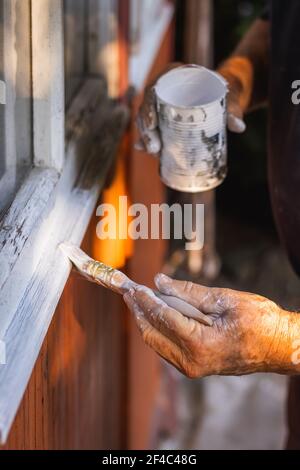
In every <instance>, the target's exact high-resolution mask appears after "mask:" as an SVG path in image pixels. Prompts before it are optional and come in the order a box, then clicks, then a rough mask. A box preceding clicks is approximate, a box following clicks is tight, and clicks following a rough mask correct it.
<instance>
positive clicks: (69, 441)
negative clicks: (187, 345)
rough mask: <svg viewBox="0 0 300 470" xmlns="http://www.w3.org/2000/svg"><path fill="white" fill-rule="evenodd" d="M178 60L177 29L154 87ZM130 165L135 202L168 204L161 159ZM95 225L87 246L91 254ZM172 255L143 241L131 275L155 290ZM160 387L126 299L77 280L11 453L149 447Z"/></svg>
mask: <svg viewBox="0 0 300 470" xmlns="http://www.w3.org/2000/svg"><path fill="white" fill-rule="evenodd" d="M172 56H173V26H172V27H170V29H169V30H168V32H167V33H166V36H165V38H164V42H163V45H162V47H161V50H160V53H159V56H158V58H157V61H156V63H155V65H154V67H153V70H152V72H151V76H150V77H149V80H150V79H153V77H154V76H155V75H156V74H157V73H159V72H161V71H162V70H163V68H164V67H165V65H166V64H167V63H168V62H169V61H170V60H172ZM140 100H141V96H139V97H138V98H137V99H136V100H135V103H134V110H133V115H134V113H135V112H136V110H137V108H138V105H139V103H140ZM135 138H136V136H135V131H134V127H133V128H132V142H134V140H135ZM128 166H129V186H130V193H131V197H132V201H133V202H144V203H145V204H146V205H148V206H149V205H150V204H151V203H159V202H163V201H164V199H165V192H164V188H163V186H162V184H161V182H160V179H159V175H158V162H157V160H155V159H153V158H152V157H149V156H147V155H142V154H140V153H137V152H134V151H132V153H131V155H130V158H129V160H128ZM94 222H95V221H93V222H92V223H91V226H90V228H89V229H88V231H87V234H86V237H85V241H84V244H83V248H84V249H85V250H86V251H87V252H90V253H91V252H92V238H93V236H94V230H95V226H94ZM164 255H165V244H164V242H162V241H150V240H148V241H138V242H137V243H136V244H135V252H134V256H133V258H132V259H131V261H130V263H129V266H128V274H129V275H130V276H131V277H132V278H134V279H135V280H136V281H138V282H140V283H144V284H147V285H149V286H152V285H153V276H154V275H155V273H156V272H158V271H160V269H161V267H162V265H163V261H164ZM158 384H159V360H158V357H157V356H156V355H155V354H154V353H153V352H152V351H150V349H148V348H147V347H146V346H145V345H144V344H143V342H142V341H141V338H140V336H139V333H138V331H137V328H136V326H135V324H134V322H133V320H132V319H131V317H130V315H129V313H128V312H126V310H125V307H124V304H123V300H122V298H120V297H118V296H117V295H116V294H113V293H111V292H108V291H106V290H105V289H103V288H101V287H99V286H96V285H94V284H90V283H88V282H87V281H85V280H84V279H82V278H80V277H79V276H78V274H76V273H72V274H71V276H70V279H69V281H68V283H67V285H66V287H65V289H64V293H63V295H62V298H61V300H60V302H59V305H58V307H57V310H56V312H55V315H54V318H53V321H52V324H51V326H50V329H49V332H48V334H47V337H46V339H45V341H44V344H43V347H42V350H41V353H40V355H39V358H38V361H37V363H36V365H35V368H34V371H33V373H32V377H31V379H30V383H29V385H28V388H27V390H26V393H25V395H24V398H23V401H22V403H21V406H20V408H19V411H18V414H17V417H16V419H15V422H14V425H13V427H12V430H11V433H10V436H9V439H8V442H7V444H6V445H5V446H4V447H3V449H125V448H131V449H142V448H149V442H150V436H151V434H152V433H153V432H155V426H154V423H153V420H152V416H153V409H154V406H155V403H156V393H157V389H158Z"/></svg>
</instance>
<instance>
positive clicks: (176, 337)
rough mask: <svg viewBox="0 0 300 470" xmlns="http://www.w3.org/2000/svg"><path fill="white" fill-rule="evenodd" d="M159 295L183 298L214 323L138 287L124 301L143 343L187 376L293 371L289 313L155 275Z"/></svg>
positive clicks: (240, 294)
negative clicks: (204, 322) (186, 314)
mask: <svg viewBox="0 0 300 470" xmlns="http://www.w3.org/2000/svg"><path fill="white" fill-rule="evenodd" d="M155 282H156V285H157V288H158V289H159V290H160V292H162V293H164V294H167V295H173V296H176V297H179V298H182V299H184V300H185V301H187V302H189V303H190V304H192V305H194V306H195V307H196V308H198V309H199V310H201V311H202V312H203V313H204V314H207V315H210V316H211V317H212V318H213V319H214V323H213V326H212V327H210V326H204V325H202V324H200V323H198V322H197V321H195V320H192V319H189V318H186V317H184V316H183V315H181V314H180V313H179V312H177V311H176V310H173V309H171V308H169V307H168V306H167V305H166V304H165V303H164V302H163V301H161V300H159V299H158V298H157V297H156V296H155V295H154V294H153V292H152V291H151V290H150V289H147V288H145V287H138V288H136V289H134V290H132V291H130V292H129V293H127V294H125V296H124V299H125V302H126V303H127V305H128V307H129V308H130V309H131V311H132V312H133V313H134V315H135V318H136V322H137V325H138V327H139V329H140V331H141V334H142V336H143V339H144V341H145V343H146V344H147V345H149V346H150V347H151V348H153V349H154V350H155V351H156V352H157V353H158V354H159V355H160V356H162V357H163V358H165V359H166V360H167V361H168V362H170V363H171V364H173V365H174V366H175V367H176V368H177V369H179V370H180V371H181V372H183V373H184V374H185V375H187V376H188V377H193V378H194V377H201V376H208V375H243V374H250V373H254V372H263V371H265V372H266V371H268V372H280V373H289V372H295V371H294V366H293V364H292V363H291V351H292V350H291V347H292V346H291V341H292V339H291V335H290V328H291V326H292V324H293V321H294V320H293V315H294V314H291V313H289V312H286V311H284V310H282V309H281V308H280V307H279V306H277V305H276V304H275V303H274V302H272V301H270V300H267V299H266V298H264V297H260V296H258V295H254V294H248V293H243V292H238V291H233V290H230V289H218V288H208V287H203V286H200V285H197V284H192V283H190V282H180V281H174V280H172V279H170V278H168V277H166V276H164V275H162V274H159V275H157V276H156V279H155Z"/></svg>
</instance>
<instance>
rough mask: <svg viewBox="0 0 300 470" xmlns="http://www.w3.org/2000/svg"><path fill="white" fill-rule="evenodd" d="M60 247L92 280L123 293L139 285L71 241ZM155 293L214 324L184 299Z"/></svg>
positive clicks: (180, 310)
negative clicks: (91, 256)
mask: <svg viewBox="0 0 300 470" xmlns="http://www.w3.org/2000/svg"><path fill="white" fill-rule="evenodd" d="M60 248H61V250H62V251H63V253H64V254H65V255H66V256H67V257H68V258H69V259H70V260H71V261H72V263H73V264H74V265H75V266H76V268H77V269H78V270H79V272H80V273H81V274H82V275H83V276H85V277H86V278H87V279H88V280H90V281H91V282H95V283H97V284H100V285H101V286H104V287H107V288H108V289H111V290H113V291H114V292H117V293H118V294H121V295H124V294H126V293H127V292H128V291H129V290H130V289H134V288H136V287H138V286H139V285H138V284H137V283H135V282H134V281H132V280H131V279H129V278H128V277H127V276H126V275H125V274H124V273H122V272H121V271H118V270H117V269H113V268H111V267H109V266H106V265H105V264H103V263H101V262H99V261H95V260H93V259H92V258H90V257H89V256H88V255H86V254H85V253H84V252H83V251H82V250H81V249H80V248H78V247H76V246H74V245H72V244H70V243H63V244H62V245H60ZM154 294H155V295H156V296H157V297H159V298H160V299H161V300H162V301H164V302H165V303H166V304H167V305H168V306H169V307H171V308H173V309H175V310H177V311H178V312H180V313H181V314H182V315H184V316H186V317H188V318H193V319H194V320H197V321H199V322H200V323H203V324H204V325H206V326H212V324H213V320H212V319H211V318H210V317H208V316H207V315H204V314H203V313H202V312H200V310H198V309H197V308H195V307H193V306H192V305H190V304H188V303H187V302H185V301H184V300H182V299H179V298H177V297H174V296H169V295H164V294H161V293H160V292H154Z"/></svg>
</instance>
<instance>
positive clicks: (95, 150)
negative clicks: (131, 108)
mask: <svg viewBox="0 0 300 470" xmlns="http://www.w3.org/2000/svg"><path fill="white" fill-rule="evenodd" d="M31 9H32V79H33V87H32V90H33V147H34V155H33V161H34V168H33V169H32V170H31V171H30V173H29V174H28V176H27V177H26V179H25V180H24V181H23V184H22V186H21V188H20V190H19V191H18V192H17V194H16V196H15V199H14V201H13V202H12V204H11V206H10V209H9V210H8V212H7V213H6V214H5V216H4V218H3V220H1V223H0V341H1V344H2V345H5V350H6V358H5V364H0V441H1V442H2V443H4V442H5V440H6V438H7V436H8V433H9V430H10V427H11V425H12V422H13V420H14V417H15V415H16V412H17V409H18V406H19V404H20V402H21V400H22V396H23V394H24V392H25V390H26V387H27V384H28V381H29V378H30V375H31V373H32V370H33V367H34V364H35V362H36V359H37V357H38V354H39V351H40V348H41V346H42V343H43V340H44V337H45V335H46V333H47V330H48V327H49V325H50V322H51V319H52V316H53V314H54V311H55V308H56V305H57V303H58V301H59V298H60V296H61V294H62V291H63V288H64V285H65V283H66V281H67V278H68V276H69V273H70V269H71V266H70V263H69V262H68V261H67V260H66V259H65V258H64V257H63V256H62V254H61V253H60V250H59V244H60V243H61V242H62V241H64V240H70V241H72V242H73V243H75V244H80V243H81V241H82V239H83V236H84V233H85V231H86V229H87V226H88V224H89V221H90V218H91V215H92V213H93V210H94V208H95V204H96V202H97V199H98V197H99V194H100V192H101V189H102V188H103V185H104V183H105V179H106V175H107V172H108V170H109V168H110V165H111V162H112V160H113V158H114V155H115V153H116V150H117V147H118V143H119V141H120V139H121V136H122V134H123V132H124V130H125V128H126V123H127V121H128V112H127V109H126V108H124V107H122V106H118V105H116V104H115V103H113V102H112V101H111V100H110V99H109V98H108V96H107V89H106V84H105V81H104V80H101V79H100V78H94V79H90V80H87V81H86V82H85V84H84V85H83V87H82V88H81V90H80V92H79V94H78V96H77V97H76V98H75V99H74V101H73V103H72V105H71V108H70V110H69V111H68V115H67V116H65V103H64V49H63V5H62V0H31ZM53 71H55V73H53ZM65 121H66V135H65ZM83 142H84V149H85V152H84V155H82V154H81V153H80V152H79V150H78V149H79V148H81V147H82V143H83Z"/></svg>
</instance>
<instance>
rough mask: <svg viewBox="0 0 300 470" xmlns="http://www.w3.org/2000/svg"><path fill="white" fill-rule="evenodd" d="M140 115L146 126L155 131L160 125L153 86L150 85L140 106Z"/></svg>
mask: <svg viewBox="0 0 300 470" xmlns="http://www.w3.org/2000/svg"><path fill="white" fill-rule="evenodd" d="M139 113H140V116H141V117H142V119H143V122H144V125H145V127H146V128H147V129H148V130H149V131H153V130H154V129H156V128H157V126H158V117H157V112H156V97H155V90H154V88H153V87H148V88H147V89H146V91H145V97H144V102H143V104H142V106H141V108H140V111H139Z"/></svg>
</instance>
